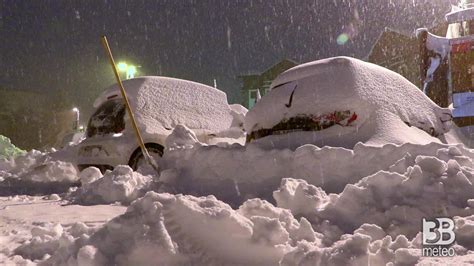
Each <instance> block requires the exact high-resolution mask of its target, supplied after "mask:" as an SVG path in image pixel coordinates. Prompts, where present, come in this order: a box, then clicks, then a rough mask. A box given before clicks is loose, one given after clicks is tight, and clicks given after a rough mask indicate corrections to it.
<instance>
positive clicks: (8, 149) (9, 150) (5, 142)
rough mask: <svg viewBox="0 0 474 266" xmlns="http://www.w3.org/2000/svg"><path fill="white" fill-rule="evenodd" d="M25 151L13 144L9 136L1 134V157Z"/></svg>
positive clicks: (16, 154) (13, 155) (4, 157)
mask: <svg viewBox="0 0 474 266" xmlns="http://www.w3.org/2000/svg"><path fill="white" fill-rule="evenodd" d="M24 153H25V151H23V150H21V149H19V148H17V147H16V146H15V145H13V144H12V143H11V140H10V139H9V138H7V137H5V136H2V135H0V159H6V158H10V157H15V156H18V155H21V154H24Z"/></svg>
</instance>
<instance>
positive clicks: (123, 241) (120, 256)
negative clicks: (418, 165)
mask: <svg viewBox="0 0 474 266" xmlns="http://www.w3.org/2000/svg"><path fill="white" fill-rule="evenodd" d="M432 167H433V165H431V167H428V170H433V168H432ZM435 168H436V167H435ZM430 173H432V172H430ZM367 182H368V181H367ZM393 183H396V182H393ZM382 184H383V183H382ZM360 186H361V188H364V187H363V186H362V185H360ZM392 189H394V187H393V186H392ZM302 190H305V191H307V192H308V197H306V198H305V197H304V195H302V194H300V193H299V192H297V191H302ZM361 190H363V189H361ZM285 193H287V194H286V195H287V198H286V200H281V198H282V196H281V195H282V194H285ZM344 193H347V192H343V193H342V194H344ZM342 194H341V195H340V197H342ZM366 194H370V193H369V192H366ZM275 195H280V196H279V198H280V200H279V201H281V202H285V204H290V205H288V206H302V205H303V204H304V202H308V201H309V202H315V199H316V198H318V197H320V198H327V199H328V200H329V201H333V200H334V199H336V200H337V198H338V195H336V196H332V195H329V196H325V195H324V194H322V193H320V192H319V191H317V190H315V189H313V188H312V187H311V185H308V184H307V183H305V181H303V180H295V179H286V180H284V182H282V186H281V188H280V190H279V191H276V192H275ZM288 195H294V196H293V197H292V196H288ZM298 195H299V196H298ZM353 200H354V201H355V202H356V204H355V205H357V204H362V203H363V202H364V201H365V200H366V199H364V198H362V197H356V198H354V199H353ZM290 201H293V203H290ZM316 201H318V200H316ZM319 202H321V201H319ZM372 202H373V201H366V202H365V203H366V204H367V203H369V204H370V203H372ZM413 202H416V199H414V201H413ZM296 203H297V204H296ZM321 203H322V205H321V207H318V208H315V209H313V212H325V210H324V208H325V207H324V202H321ZM345 203H346V204H348V202H347V201H346V202H345ZM422 203H424V202H422ZM422 203H420V205H421V204H422ZM328 204H331V203H326V205H328ZM374 204H375V203H374ZM313 206H314V204H313ZM351 206H353V204H352V205H351V204H349V206H346V207H343V208H345V209H346V210H348V209H349V208H350V207H351ZM394 206H395V205H394ZM395 207H396V206H395ZM419 207H420V206H419ZM297 209H300V210H301V208H300V207H297ZM308 210H309V208H308ZM367 210H369V211H370V210H372V211H375V208H373V207H371V206H368V208H367ZM292 211H293V210H292V209H291V210H290V209H282V208H278V207H275V206H274V205H272V204H271V203H269V202H267V201H265V200H261V199H251V200H248V201H246V202H245V203H244V204H243V205H241V206H240V207H239V208H238V210H233V209H232V208H231V207H230V206H229V205H227V204H225V203H223V202H221V201H219V200H217V199H216V198H215V197H213V196H208V197H199V198H198V197H193V196H183V195H171V194H157V193H155V192H148V193H147V194H146V195H145V196H144V197H143V198H140V199H138V200H136V201H135V202H133V203H132V205H131V206H130V207H129V208H128V209H127V212H126V213H125V214H123V215H121V216H118V217H116V218H114V219H113V220H111V221H109V222H108V223H106V224H105V225H104V226H103V227H102V228H100V229H99V230H95V229H90V228H87V227H85V226H79V225H76V227H79V228H78V229H76V230H75V231H73V230H71V229H68V230H64V229H62V228H60V227H58V226H55V227H53V229H49V230H43V229H41V228H40V229H35V230H36V232H37V233H34V234H33V235H34V236H33V238H32V240H31V241H28V242H27V243H26V244H24V245H22V246H21V247H20V248H18V249H17V251H16V254H22V255H23V256H24V257H25V258H30V259H34V258H41V257H45V255H46V254H52V256H51V257H49V256H46V260H45V261H43V264H44V265H81V264H80V263H82V262H88V263H91V264H86V265H369V264H370V265H385V264H387V263H393V264H394V265H414V264H416V263H418V262H420V263H423V262H424V263H429V262H430V260H431V259H429V258H423V257H421V233H419V232H418V231H419V230H420V228H421V226H420V224H419V223H420V222H421V220H419V221H417V222H413V228H415V226H418V227H417V231H413V232H414V233H416V234H413V235H412V236H410V235H404V234H403V233H404V230H400V231H398V232H397V233H395V231H394V230H392V231H391V232H390V230H391V229H393V228H394V227H390V226H389V227H385V226H380V225H377V224H368V223H362V224H360V226H356V227H354V229H353V230H351V231H350V232H347V233H344V232H342V231H341V230H340V229H339V227H338V225H336V224H338V222H342V221H348V220H347V219H344V220H343V219H342V218H346V217H344V216H341V218H331V220H324V219H323V218H321V217H318V216H317V215H316V216H313V217H312V218H308V219H307V218H305V217H302V218H301V219H300V221H298V220H296V219H295V216H294V214H293V213H292ZM384 211H385V210H384V209H380V210H379V216H378V217H377V219H376V220H375V221H377V222H379V221H380V219H390V217H391V214H390V213H387V218H384V216H385V214H384ZM402 213H403V212H399V213H398V214H397V217H398V218H400V217H401V219H403V215H402ZM410 214H411V213H407V216H409V215H410ZM304 216H307V214H304ZM473 217H474V216H468V217H465V218H462V217H456V218H455V221H456V224H457V226H458V227H457V231H456V233H457V243H456V244H455V245H454V246H453V247H454V248H455V250H456V253H457V255H458V256H459V257H458V258H459V259H460V260H463V261H468V258H469V251H468V249H472V244H473V242H472V239H473V238H472V237H473V231H474V230H473V229H472V228H473V224H474V223H473V221H474V218H473ZM355 219H356V220H357V219H360V216H358V215H356V216H355ZM412 221H415V220H412ZM397 222H398V223H400V224H393V225H394V226H395V225H396V226H400V228H404V224H403V222H402V221H397ZM61 230H63V233H62V234H60V233H61ZM64 231H67V232H64ZM392 233H394V234H395V235H394V236H392V235H391V234H392ZM410 234H411V233H410ZM59 235H61V236H60V237H58V236H59ZM34 239H36V240H34ZM35 245H36V247H34V246H35ZM40 247H41V248H40ZM53 248H55V249H56V252H54V253H51V252H52V250H53ZM28 252H32V253H28Z"/></svg>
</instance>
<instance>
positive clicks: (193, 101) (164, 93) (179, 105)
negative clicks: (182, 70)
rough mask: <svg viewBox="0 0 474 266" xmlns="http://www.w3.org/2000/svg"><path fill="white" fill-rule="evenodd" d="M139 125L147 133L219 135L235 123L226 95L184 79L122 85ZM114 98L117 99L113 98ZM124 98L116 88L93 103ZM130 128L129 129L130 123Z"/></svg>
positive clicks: (150, 78)
mask: <svg viewBox="0 0 474 266" xmlns="http://www.w3.org/2000/svg"><path fill="white" fill-rule="evenodd" d="M123 84H124V87H125V91H126V92H127V96H128V98H129V101H130V104H131V107H132V110H133V111H134V115H135V117H136V119H137V123H138V124H139V126H140V127H141V128H143V129H144V130H145V131H146V132H147V133H150V134H157V133H158V134H159V133H165V132H167V133H170V131H169V130H171V129H172V128H174V127H175V126H176V125H179V124H182V125H186V126H187V127H189V128H192V129H200V130H204V131H209V132H219V131H222V130H225V129H228V128H229V127H230V126H231V124H232V120H233V116H232V113H231V109H230V107H229V104H228V103H227V96H226V94H225V93H224V92H222V91H220V90H217V89H215V88H212V87H209V86H206V85H203V84H200V83H196V82H191V81H186V80H181V79H175V78H167V77H155V76H148V77H139V78H135V79H130V80H125V81H123ZM114 95H115V96H114ZM119 97H121V94H120V91H119V87H118V86H117V84H114V85H112V86H111V87H109V88H108V89H107V90H105V91H104V92H103V93H102V95H101V96H100V97H99V98H98V99H97V100H96V101H95V102H94V107H96V108H97V107H98V106H99V105H101V104H102V103H103V102H105V101H107V99H111V98H119ZM127 124H128V125H127V126H128V127H129V126H130V124H129V123H127Z"/></svg>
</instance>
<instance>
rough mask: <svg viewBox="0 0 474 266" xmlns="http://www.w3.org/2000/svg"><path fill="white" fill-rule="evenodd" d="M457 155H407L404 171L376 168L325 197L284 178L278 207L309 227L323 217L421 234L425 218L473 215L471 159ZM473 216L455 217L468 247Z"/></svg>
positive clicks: (343, 225) (348, 226)
mask: <svg viewBox="0 0 474 266" xmlns="http://www.w3.org/2000/svg"><path fill="white" fill-rule="evenodd" d="M455 154H459V150H456V149H455V148H453V149H452V150H451V153H449V151H446V153H445V154H441V153H440V154H439V155H438V158H437V157H433V156H416V157H405V158H404V159H402V160H403V161H404V162H403V163H404V164H405V167H404V168H405V169H406V171H404V173H398V172H394V171H395V168H392V171H379V172H377V173H375V174H374V175H371V176H367V177H365V178H363V179H362V180H360V181H359V182H358V183H356V184H348V185H347V186H346V187H345V189H344V190H343V191H342V192H341V193H340V194H329V195H326V194H325V193H324V191H321V189H320V188H318V187H315V186H313V185H310V184H308V183H307V182H306V181H304V180H294V179H284V180H283V181H282V184H281V187H280V189H279V190H278V191H276V192H274V195H275V198H276V201H277V205H278V206H279V207H284V208H288V209H290V210H291V211H292V213H293V214H294V215H302V216H304V217H306V218H307V219H308V220H309V221H311V222H312V224H313V226H315V225H316V224H318V223H319V222H320V221H323V220H327V221H330V222H331V223H332V224H333V225H336V226H337V227H338V228H339V229H340V230H341V231H342V232H346V233H350V232H353V231H354V230H356V229H357V228H359V227H360V226H362V225H363V224H366V223H367V224H368V223H371V224H376V225H377V226H379V227H380V228H382V229H383V230H384V231H385V232H386V233H387V234H388V235H390V236H392V237H396V236H397V235H405V236H407V237H409V238H411V237H414V236H416V234H417V233H418V232H419V230H420V228H421V221H422V219H423V218H434V217H440V216H442V217H454V216H460V217H466V216H470V215H473V214H474V209H473V208H472V207H473V206H474V205H473V200H472V197H473V195H474V185H473V182H474V171H473V169H472V168H471V167H470V166H471V164H472V161H471V160H470V159H469V160H466V159H467V158H465V157H462V156H458V155H455ZM440 158H441V159H440ZM400 163H401V162H399V164H400ZM471 219H472V217H470V218H466V219H462V218H460V219H458V220H457V222H458V231H459V232H460V238H459V239H458V243H460V244H462V245H464V246H466V247H468V248H472V247H474V246H473V242H472V241H471V240H470V239H472V236H473V233H474V230H473V228H474V226H473V222H472V220H471ZM463 236H466V237H464V238H463Z"/></svg>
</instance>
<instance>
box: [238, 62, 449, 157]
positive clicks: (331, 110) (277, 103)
mask: <svg viewBox="0 0 474 266" xmlns="http://www.w3.org/2000/svg"><path fill="white" fill-rule="evenodd" d="M335 76H337V79H334V78H333V77H335ZM315 84H317V85H315ZM272 88H273V89H272V90H271V91H270V92H269V93H268V94H267V95H266V96H265V97H263V98H262V100H261V101H260V102H259V103H258V104H256V105H255V106H254V108H252V109H251V110H250V111H249V112H248V113H247V115H246V117H245V124H244V126H245V129H246V131H247V132H249V133H252V132H257V131H259V130H271V129H272V128H273V127H274V126H276V125H278V124H279V123H283V122H285V121H290V120H291V119H296V118H306V117H309V118H311V119H313V120H314V121H316V120H315V119H319V118H321V117H325V116H328V115H329V114H335V113H337V112H345V111H348V112H351V113H355V114H356V115H355V116H354V118H355V119H351V120H352V121H351V122H347V123H342V122H341V121H339V122H338V123H336V124H335V125H334V126H332V127H330V128H328V129H324V130H321V131H306V132H296V133H292V132H291V130H290V133H287V132H284V133H282V134H284V135H280V136H279V137H278V136H277V137H272V139H271V140H270V141H268V142H270V143H269V144H267V146H268V145H278V144H275V143H281V145H282V146H288V139H296V140H295V141H296V142H297V144H295V145H291V147H298V145H302V144H304V143H315V144H318V145H321V146H323V145H330V146H342V147H348V148H352V147H353V146H354V145H355V144H356V143H357V142H359V141H362V142H365V143H368V144H372V145H382V144H386V143H395V144H402V143H406V142H412V143H418V144H426V143H429V142H437V141H438V140H437V139H435V138H430V137H429V135H439V134H443V133H445V132H447V131H448V130H449V126H450V123H449V122H450V121H451V112H450V110H449V109H445V108H440V107H438V106H437V105H436V104H435V103H434V102H432V101H431V100H430V99H429V98H428V97H426V96H425V95H424V94H423V93H422V92H421V91H420V90H419V89H418V88H417V87H416V86H415V85H413V84H411V83H410V82H409V81H408V80H406V79H405V78H403V77H402V76H400V75H399V74H397V73H395V72H392V71H390V70H388V69H385V68H383V67H380V66H377V65H374V64H371V63H367V62H363V61H360V60H357V59H354V58H348V57H336V58H329V59H324V60H319V61H315V62H311V63H307V64H303V65H299V66H296V67H294V68H292V69H290V70H287V71H286V72H284V73H282V74H281V75H280V76H278V77H277V78H276V79H275V81H274V82H273V83H272ZM318 121H319V120H318ZM342 124H344V125H345V124H347V125H345V126H341V125H342ZM323 128H324V127H323ZM416 128H420V129H422V130H423V131H425V132H427V133H428V134H425V133H423V132H422V131H420V130H417V129H416ZM264 139H265V138H264ZM262 141H263V139H262Z"/></svg>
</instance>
